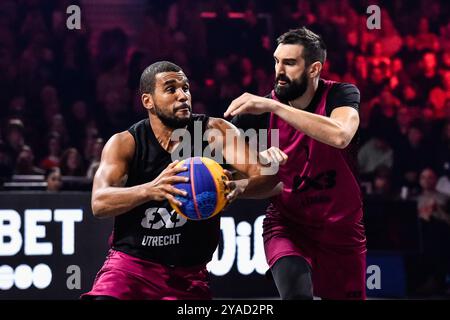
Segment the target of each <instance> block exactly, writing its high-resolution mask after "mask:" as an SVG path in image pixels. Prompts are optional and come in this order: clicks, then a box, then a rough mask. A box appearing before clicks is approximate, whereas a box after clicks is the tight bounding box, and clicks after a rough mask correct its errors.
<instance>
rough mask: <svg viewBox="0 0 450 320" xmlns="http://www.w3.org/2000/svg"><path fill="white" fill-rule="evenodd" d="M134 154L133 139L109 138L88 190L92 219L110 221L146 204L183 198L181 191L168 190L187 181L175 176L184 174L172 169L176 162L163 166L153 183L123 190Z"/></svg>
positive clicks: (123, 135) (123, 134) (125, 136)
mask: <svg viewBox="0 0 450 320" xmlns="http://www.w3.org/2000/svg"><path fill="white" fill-rule="evenodd" d="M134 150H135V142H134V138H133V136H132V135H131V134H130V133H129V132H127V131H125V132H121V133H118V134H115V135H113V136H112V137H111V138H110V139H109V141H108V142H107V143H106V145H105V147H104V149H103V152H102V157H101V161H100V166H99V168H98V170H97V172H96V174H95V177H94V182H93V188H92V199H91V206H92V212H93V214H94V216H96V217H98V218H108V217H114V216H117V215H120V214H122V213H125V212H127V211H129V210H131V209H133V208H135V207H137V206H139V205H141V204H143V203H145V202H147V201H150V200H156V201H161V200H164V199H169V200H171V201H174V202H175V203H179V202H178V201H176V200H175V199H174V195H175V194H179V195H185V194H184V191H182V190H179V189H176V188H174V187H173V186H172V184H174V183H178V182H186V181H187V178H185V177H178V176H175V175H176V174H177V173H178V172H181V171H184V170H186V168H184V167H177V168H176V167H175V166H176V164H177V161H175V162H173V163H171V164H170V165H169V166H167V168H166V169H165V170H164V171H163V172H161V174H160V175H159V176H158V177H157V178H156V179H155V180H153V181H150V182H148V183H145V184H142V185H137V186H133V187H128V188H126V187H124V186H125V183H126V181H127V177H128V166H129V163H130V161H131V160H132V159H133V155H134ZM179 205H181V204H179Z"/></svg>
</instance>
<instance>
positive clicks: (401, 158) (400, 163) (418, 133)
mask: <svg viewBox="0 0 450 320" xmlns="http://www.w3.org/2000/svg"><path fill="white" fill-rule="evenodd" d="M431 157H432V152H431V150H430V148H429V146H427V144H426V143H425V141H424V131H423V128H422V126H421V125H420V124H419V123H414V124H412V125H411V127H410V128H409V130H408V135H407V140H406V141H405V142H404V143H403V144H401V145H400V146H399V147H398V149H397V152H396V153H395V158H394V172H395V173H396V175H397V179H396V180H397V184H398V185H399V186H405V187H408V188H409V189H410V190H409V194H410V196H414V194H416V193H417V192H418V190H419V189H418V183H419V173H420V172H421V171H422V170H423V169H424V168H425V167H427V166H428V165H429V164H430V163H432V161H431Z"/></svg>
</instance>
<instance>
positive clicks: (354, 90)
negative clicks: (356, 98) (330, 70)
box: [330, 82, 360, 94]
mask: <svg viewBox="0 0 450 320" xmlns="http://www.w3.org/2000/svg"><path fill="white" fill-rule="evenodd" d="M333 92H334V93H348V94H360V92H359V89H358V87H357V86H356V85H355V84H353V83H348V82H333V83H332V87H331V89H330V93H333Z"/></svg>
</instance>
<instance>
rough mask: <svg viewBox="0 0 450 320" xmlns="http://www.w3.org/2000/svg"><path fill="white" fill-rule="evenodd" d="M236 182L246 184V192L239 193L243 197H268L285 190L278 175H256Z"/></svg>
mask: <svg viewBox="0 0 450 320" xmlns="http://www.w3.org/2000/svg"><path fill="white" fill-rule="evenodd" d="M236 183H239V184H241V185H244V186H245V190H244V192H243V193H242V194H240V195H239V198H242V199H266V198H270V197H273V196H276V195H278V194H280V193H281V192H282V191H283V183H282V182H280V181H278V179H277V178H276V176H256V177H252V178H249V179H243V180H238V181H236Z"/></svg>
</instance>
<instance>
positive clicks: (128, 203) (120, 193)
mask: <svg viewBox="0 0 450 320" xmlns="http://www.w3.org/2000/svg"><path fill="white" fill-rule="evenodd" d="M150 200H151V199H150V197H149V195H148V192H147V190H146V188H145V185H138V186H134V187H129V188H121V187H105V188H101V189H99V190H97V191H96V192H95V193H94V194H93V195H92V212H93V214H94V216H96V217H97V218H110V217H115V216H118V215H120V214H122V213H125V212H128V211H130V210H132V209H133V208H135V207H137V206H139V205H141V204H143V203H145V202H147V201H150Z"/></svg>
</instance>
